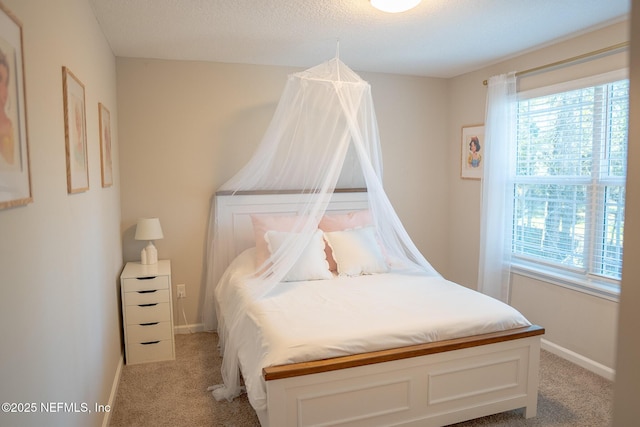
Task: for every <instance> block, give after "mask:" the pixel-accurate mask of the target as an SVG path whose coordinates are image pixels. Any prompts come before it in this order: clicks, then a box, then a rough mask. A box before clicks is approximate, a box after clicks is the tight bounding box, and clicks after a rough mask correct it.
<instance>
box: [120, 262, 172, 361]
mask: <svg viewBox="0 0 640 427" xmlns="http://www.w3.org/2000/svg"><path fill="white" fill-rule="evenodd" d="M120 287H121V292H122V317H123V319H122V323H123V327H124V345H125V355H126V362H127V364H128V365H133V364H135V363H145V362H156V361H160V360H174V359H175V353H176V351H175V341H174V336H173V303H172V299H171V262H170V261H169V260H160V261H158V263H157V264H153V265H143V264H140V263H139V262H128V263H127V265H126V266H125V267H124V270H123V271H122V274H121V275H120Z"/></svg>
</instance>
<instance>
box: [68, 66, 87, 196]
mask: <svg viewBox="0 0 640 427" xmlns="http://www.w3.org/2000/svg"><path fill="white" fill-rule="evenodd" d="M62 91H63V96H64V136H65V140H66V154H67V192H68V193H80V192H83V191H87V190H88V189H89V166H88V162H87V124H86V123H87V122H86V117H85V115H86V109H85V103H84V85H83V84H82V82H80V80H78V78H77V77H76V76H75V75H74V74H73V73H72V72H71V71H70V70H69V69H68V68H67V67H62Z"/></svg>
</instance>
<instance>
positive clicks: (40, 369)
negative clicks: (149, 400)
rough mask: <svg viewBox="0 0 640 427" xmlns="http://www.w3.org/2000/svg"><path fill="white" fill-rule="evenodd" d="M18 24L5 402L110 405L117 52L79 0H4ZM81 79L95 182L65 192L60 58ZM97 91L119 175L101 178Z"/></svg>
mask: <svg viewBox="0 0 640 427" xmlns="http://www.w3.org/2000/svg"><path fill="white" fill-rule="evenodd" d="M2 3H3V4H4V5H5V6H6V7H7V8H9V9H10V10H11V11H12V12H13V13H14V15H16V16H17V17H18V18H19V19H20V21H22V24H23V37H24V54H25V80H26V94H27V103H26V105H27V116H28V135H29V148H30V153H31V179H32V181H31V182H32V188H33V198H34V201H33V203H31V204H29V205H27V206H23V207H16V208H12V209H6V210H2V211H0V236H1V237H0V282H1V283H0V289H1V290H2V296H1V297H0V318H1V320H0V325H1V326H0V337H2V342H1V344H0V401H2V402H36V403H38V405H39V404H40V402H78V403H81V402H86V403H87V404H89V405H91V407H93V405H94V404H96V403H98V404H108V403H109V402H108V400H109V397H110V392H111V389H112V384H113V380H114V377H115V374H116V369H117V367H118V365H119V363H120V360H121V338H120V334H121V333H120V320H119V308H118V307H119V305H118V281H117V278H118V276H119V273H120V269H121V267H122V253H121V240H120V230H119V218H120V194H119V178H118V160H117V150H118V139H117V132H116V129H117V125H118V110H117V104H116V68H115V58H114V56H113V55H112V53H111V50H110V48H109V46H108V44H107V42H106V41H105V39H104V37H103V34H102V31H101V29H100V27H99V26H98V23H97V22H96V19H95V18H94V16H93V13H92V10H91V8H90V6H89V4H88V2H87V1H86V0H58V1H56V2H50V1H42V0H2ZM63 65H64V66H67V67H69V68H70V69H71V71H72V72H73V73H74V74H75V75H76V76H77V77H78V78H79V79H80V80H81V81H82V83H84V85H85V100H86V107H87V110H86V118H87V120H86V121H87V140H88V160H89V163H88V165H89V181H90V189H89V191H87V192H84V193H80V194H75V195H68V194H67V184H66V166H65V165H66V160H65V137H64V122H63V109H62V105H63V103H62V66H63ZM98 102H102V103H104V104H105V105H106V106H107V107H108V108H109V109H110V111H111V119H112V129H113V131H114V132H113V148H114V154H115V163H114V177H115V185H114V186H113V187H111V188H106V189H103V188H101V184H100V182H101V181H100V153H99V132H98ZM103 415H104V414H99V413H95V412H94V413H91V414H77V413H58V414H55V416H51V415H50V414H49V415H48V416H47V415H46V414H43V413H42V412H40V408H39V407H38V413H36V414H6V413H0V425H7V426H8V425H16V426H17V425H24V426H36V425H48V426H65V427H66V426H91V425H94V426H96V425H101V423H102V421H103Z"/></svg>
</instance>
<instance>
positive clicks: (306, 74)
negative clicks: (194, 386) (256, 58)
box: [203, 57, 438, 399]
mask: <svg viewBox="0 0 640 427" xmlns="http://www.w3.org/2000/svg"><path fill="white" fill-rule="evenodd" d="M356 187H366V189H367V195H368V197H367V198H368V204H369V210H370V212H371V217H372V219H373V223H374V226H375V229H376V231H377V234H378V236H377V237H378V240H379V242H380V243H381V245H382V246H383V247H384V251H385V255H386V257H387V260H388V261H389V262H390V264H391V266H392V267H393V268H394V269H408V270H412V271H415V270H422V271H424V272H425V273H426V274H430V275H438V273H437V272H436V271H435V270H434V269H433V267H432V266H431V265H430V264H429V262H428V261H427V260H426V259H425V258H424V257H423V256H422V254H421V253H420V252H419V251H418V249H417V248H416V247H415V245H414V244H413V242H412V241H411V239H410V237H409V235H408V234H407V232H406V230H405V229H404V227H403V225H402V223H401V222H400V219H399V218H398V216H397V214H396V213H395V211H394V209H393V207H392V206H391V203H390V202H389V199H388V198H387V196H386V194H385V192H384V189H383V187H382V158H381V150H380V139H379V135H378V126H377V122H376V116H375V112H374V107H373V99H372V97H371V86H370V85H369V83H367V82H366V81H364V80H362V79H361V78H360V77H359V76H358V75H357V74H356V73H354V72H353V71H352V70H351V69H349V68H348V67H347V66H346V65H345V64H343V63H342V62H341V61H340V60H339V59H338V58H337V57H336V58H334V59H331V60H329V61H327V62H324V63H322V64H320V65H317V66H315V67H313V68H310V69H308V70H305V71H302V72H299V73H294V74H291V75H289V77H288V79H287V83H286V86H285V89H284V92H283V93H282V96H281V98H280V101H279V103H278V106H277V108H276V111H275V114H274V116H273V118H272V121H271V123H270V125H269V127H268V129H267V131H266V133H265V135H264V137H263V139H262V141H261V142H260V144H259V146H258V148H257V150H256V152H255V153H254V154H253V157H252V158H251V159H250V160H249V162H248V163H247V164H246V165H245V166H244V167H243V168H242V169H241V170H240V171H239V172H238V173H237V174H236V175H235V176H234V177H232V178H231V179H230V180H229V181H228V182H226V183H225V184H224V185H222V187H220V189H219V191H224V192H225V193H227V194H228V193H230V194H231V195H232V196H231V197H233V195H234V194H239V193H240V192H241V193H243V194H246V192H247V191H260V190H261V191H264V190H269V191H278V190H287V192H288V193H290V192H291V190H294V192H295V193H296V194H300V195H301V196H300V200H301V202H300V203H303V204H304V206H302V207H301V209H300V211H299V220H297V221H296V223H295V224H294V226H293V227H294V229H293V230H291V231H292V233H290V234H289V236H290V237H289V238H287V239H286V240H285V241H284V242H282V244H281V245H280V247H279V249H278V250H277V251H275V252H274V253H273V254H271V257H270V258H269V259H268V260H267V261H266V262H265V263H264V264H263V265H262V266H260V267H258V268H257V270H256V273H255V275H254V276H252V277H251V278H249V280H253V281H255V283H254V284H252V286H251V289H253V290H254V292H255V293H256V296H257V297H258V298H262V297H268V295H269V292H270V291H271V290H272V289H273V288H274V287H275V286H276V285H277V284H278V283H279V282H280V281H281V280H282V279H283V278H284V277H285V276H286V274H287V272H288V271H289V270H290V269H291V268H292V267H293V266H294V265H295V263H296V261H297V259H298V257H299V255H300V254H301V253H302V252H303V250H304V249H305V247H306V245H307V244H308V243H309V242H310V240H311V238H312V236H313V234H314V232H315V231H316V230H317V228H318V223H319V221H320V219H321V218H322V216H323V214H324V212H325V210H326V208H327V205H328V203H329V201H330V200H331V197H332V195H333V193H334V190H335V189H336V188H356ZM214 203H215V200H214ZM217 227H218V223H217V221H216V219H215V208H214V206H213V204H212V208H211V218H210V227H209V236H210V237H209V246H208V254H207V257H208V265H207V287H206V293H205V303H204V308H203V314H204V319H203V320H204V323H205V328H206V329H208V330H211V329H214V328H215V325H216V320H218V330H219V332H220V345H221V347H222V350H223V355H224V360H223V368H222V371H223V379H224V385H223V386H220V387H219V388H217V389H216V390H214V396H215V397H216V398H217V399H221V398H227V399H232V398H233V397H235V396H237V395H238V394H239V393H240V380H239V371H238V366H237V360H236V359H237V358H236V357H235V349H234V348H232V340H229V339H228V338H229V337H230V336H231V335H232V334H233V329H234V327H235V324H236V323H237V319H238V318H239V317H238V316H241V315H242V314H241V313H237V316H236V320H234V319H224V322H225V323H223V319H216V309H215V307H216V305H215V304H216V302H215V288H216V284H217V283H218V281H219V280H220V278H221V277H222V275H223V273H224V270H225V269H226V267H227V265H226V262H227V260H226V259H223V258H222V257H219V256H218V257H217V256H216V254H219V253H221V252H222V251H220V250H217V248H220V247H221V245H222V244H223V242H220V241H219V240H218V237H219V235H220V233H218V232H217Z"/></svg>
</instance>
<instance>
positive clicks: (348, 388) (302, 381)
mask: <svg viewBox="0 0 640 427" xmlns="http://www.w3.org/2000/svg"><path fill="white" fill-rule="evenodd" d="M300 197H301V195H300V194H297V193H294V192H291V193H269V192H262V193H247V194H236V195H234V196H233V197H230V196H229V194H225V193H219V194H217V195H216V220H217V221H218V231H219V233H220V234H219V235H218V236H219V237H220V238H222V239H224V240H223V241H224V242H228V245H225V247H224V248H221V249H219V250H222V251H223V253H222V254H219V255H222V256H224V257H225V259H226V260H227V264H228V263H229V262H231V260H233V258H234V257H235V256H237V255H238V254H239V253H240V252H242V251H243V250H244V249H246V248H249V247H251V246H253V245H254V235H253V229H252V225H251V219H250V215H251V214H260V213H263V214H296V213H297V212H298V206H299V204H300ZM367 207H368V203H367V193H366V191H364V190H353V191H345V192H336V193H335V194H334V195H333V197H332V199H331V203H330V205H329V208H328V212H330V213H346V212H350V211H354V210H362V209H366V208H367ZM542 334H544V329H543V328H541V327H539V326H531V327H528V328H519V329H515V330H512V331H505V332H498V333H492V334H485V335H480V336H474V337H468V338H462V339H455V340H448V341H440V342H436V343H429V344H421V345H415V346H410V347H403V348H397V349H389V350H384V351H378V352H372V353H364V354H359V355H353V356H345V357H340V358H334V359H326V360H320V361H313V362H305V363H297V364H292V365H283V366H275V367H267V368H265V369H264V370H263V376H264V379H265V381H266V387H267V402H268V408H267V411H266V412H263V413H260V412H258V417H259V419H260V423H261V424H262V426H263V427H268V426H270V427H287V426H329V425H332V426H333V425H340V426H363V427H365V426H366V427H371V426H400V425H402V426H443V425H448V424H452V423H456V422H461V421H466V420H469V419H473V418H478V417H482V416H486V415H490V414H494V413H499V412H504V411H507V410H511V409H518V408H525V410H524V416H525V417H526V418H530V417H533V416H535V415H536V411H537V398H538V367H539V361H540V338H541V335H542Z"/></svg>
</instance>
